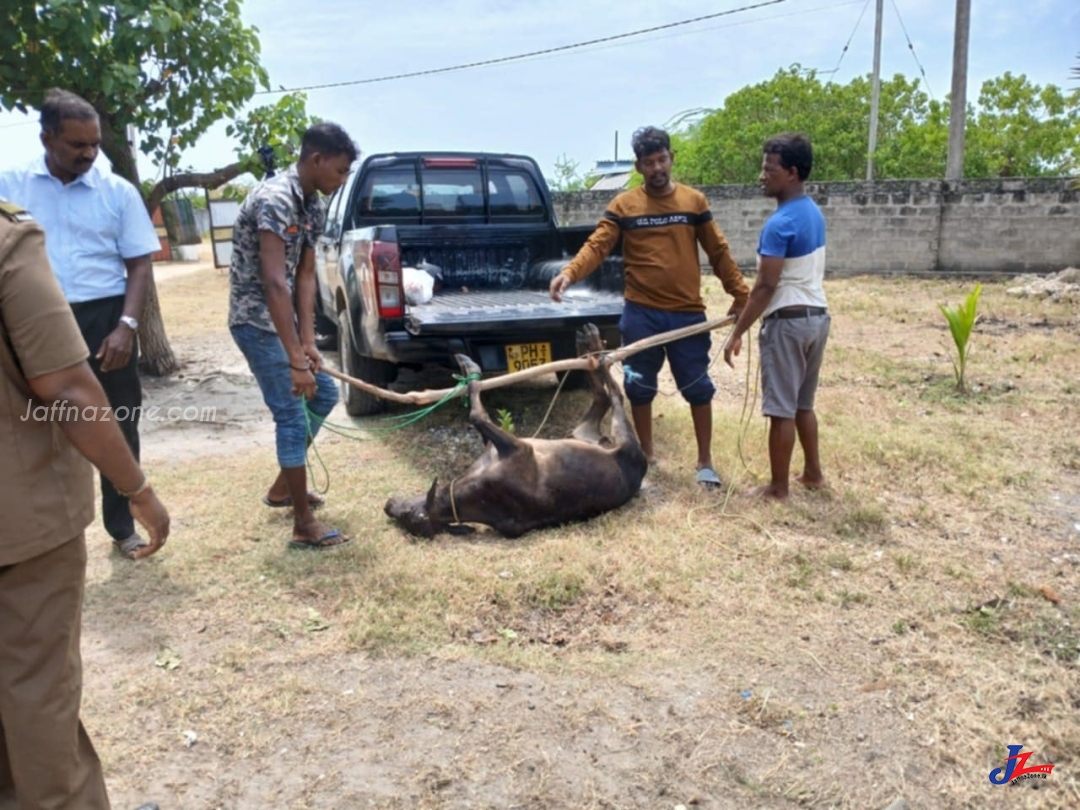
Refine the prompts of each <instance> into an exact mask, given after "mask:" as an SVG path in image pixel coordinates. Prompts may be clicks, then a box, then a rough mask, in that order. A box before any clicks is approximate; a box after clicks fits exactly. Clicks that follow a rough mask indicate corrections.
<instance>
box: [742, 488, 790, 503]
mask: <svg viewBox="0 0 1080 810" xmlns="http://www.w3.org/2000/svg"><path fill="white" fill-rule="evenodd" d="M747 494H748V495H749V496H750V497H751V498H761V499H762V500H767V501H768V500H771V501H786V500H787V498H788V492H787V490H786V489H780V488H779V487H774V486H773V485H772V484H767V485H766V486H763V487H754V489H752V490H750V492H748V493H747Z"/></svg>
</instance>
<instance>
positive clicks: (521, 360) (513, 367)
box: [506, 343, 551, 372]
mask: <svg viewBox="0 0 1080 810" xmlns="http://www.w3.org/2000/svg"><path fill="white" fill-rule="evenodd" d="M550 362H551V344H550V343H514V344H511V345H509V346H507V347H506V368H507V369H508V370H509V371H511V372H514V371H521V370H522V369H526V368H532V367H533V366H542V365H544V363H550Z"/></svg>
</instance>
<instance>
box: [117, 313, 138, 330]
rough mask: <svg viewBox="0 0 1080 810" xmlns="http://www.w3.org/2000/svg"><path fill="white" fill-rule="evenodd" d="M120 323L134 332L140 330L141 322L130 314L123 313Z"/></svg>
mask: <svg viewBox="0 0 1080 810" xmlns="http://www.w3.org/2000/svg"><path fill="white" fill-rule="evenodd" d="M120 323H122V324H123V325H124V326H126V327H127V328H128V329H130V330H131V331H132V332H138V331H139V322H138V321H137V320H135V319H134V318H132V317H131V316H130V315H121V316H120Z"/></svg>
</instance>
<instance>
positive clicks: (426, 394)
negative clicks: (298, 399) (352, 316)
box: [321, 315, 735, 405]
mask: <svg viewBox="0 0 1080 810" xmlns="http://www.w3.org/2000/svg"><path fill="white" fill-rule="evenodd" d="M733 323H735V316H734V315H725V316H724V317H723V318H715V319H713V320H711V321H704V322H703V323H699V324H695V325H693V326H684V327H683V328H682V329H673V330H672V331H670V332H663V333H661V334H659V335H653V336H652V337H648V338H642V339H641V340H638V341H636V342H634V343H631V344H630V345H629V346H623V347H622V348H620V349H614V350H613V351H610V352H603V353H601V354H600V355H586V356H584V357H575V358H574V359H573V360H556V361H555V362H554V363H545V364H544V365H542V366H533V367H532V368H527V369H523V370H522V371H515V372H514V373H513V374H502V375H500V376H498V377H488V378H487V379H486V380H480V383H479V387H480V390H481V391H490V390H491V389H492V388H502V387H503V386H506V385H513V384H514V383H519V382H522V381H524V380H530V379H532V378H533V377H539V376H540V375H541V374H553V373H555V372H557V371H572V370H575V369H594V368H596V367H597V365H598V363H600V362H607V363H609V364H610V363H621V362H622V361H623V360H625V359H626V358H627V357H630V356H631V355H634V354H637V353H638V352H640V351H643V350H644V349H651V348H652V347H653V346H662V345H663V344H665V343H670V342H671V341H673V340H680V339H682V338H684V337H690V335H696V334H699V333H700V332H710V331H712V330H713V329H719V328H720V327H722V326H727V325H729V324H733ZM321 370H322V371H325V372H326V373H327V374H329V375H330V376H331V377H334V378H335V379H338V380H341V381H343V382H346V383H348V384H349V385H352V386H354V387H356V388H359V389H360V390H361V391H367V392H368V393H369V394H373V395H375V396H377V397H382V398H383V399H388V400H390V401H391V402H400V403H403V404H405V405H430V404H431V403H433V402H438V401H439V400H440V399H442V398H443V397H445V396H446V395H447V394H452V393H453V392H454V391H455V389H454V388H441V389H438V390H427V391H409V392H408V393H404V394H401V393H398V392H397V391H388V390H386V389H385V388H380V387H379V386H377V385H372V384H371V383H367V382H364V381H363V380H358V379H356V378H355V377H350V376H349V375H348V374H342V373H341V372H340V371H335V370H334V369H332V368H326V367H324V368H322V369H321Z"/></svg>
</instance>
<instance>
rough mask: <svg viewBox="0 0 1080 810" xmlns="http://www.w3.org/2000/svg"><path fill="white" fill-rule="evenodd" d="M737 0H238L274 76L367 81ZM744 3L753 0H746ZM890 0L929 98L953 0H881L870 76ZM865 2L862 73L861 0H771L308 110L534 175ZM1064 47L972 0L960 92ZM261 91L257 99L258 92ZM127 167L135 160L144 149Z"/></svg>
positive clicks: (1055, 62) (889, 52) (812, 55)
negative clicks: (517, 164) (516, 162)
mask: <svg viewBox="0 0 1080 810" xmlns="http://www.w3.org/2000/svg"><path fill="white" fill-rule="evenodd" d="M752 1H753V0H746V2H741V1H740V0H721V1H720V2H701V0H698V1H697V2H694V1H693V0H666V2H664V3H658V2H644V1H643V0H545V1H544V2H539V1H538V0H409V1H408V2H399V3H386V2H384V1H381V0H380V2H375V0H333V2H327V1H326V0H321V1H320V0H308V2H306V3H304V4H303V6H302V11H301V12H298V11H297V10H296V5H295V4H294V3H291V2H288V1H287V0H245V2H244V4H243V6H242V15H243V18H244V20H245V22H248V23H250V24H253V25H255V26H257V27H258V28H259V32H260V34H259V36H260V40H261V42H262V58H263V64H264V65H265V66H266V68H267V70H268V71H269V73H270V79H271V83H272V85H273V86H274V87H278V86H280V85H283V86H285V87H287V88H294V87H301V86H306V85H314V84H322V83H326V82H338V81H347V80H351V79H366V78H371V77H378V76H385V75H390V74H398V73H407V72H411V71H418V70H427V69H433V68H440V67H445V66H450V65H456V64H460V63H465V62H474V61H480V60H485V59H493V58H498V57H503V56H510V55H514V54H519V53H525V52H529V51H535V50H540V49H544V48H552V47H558V46H562V45H568V44H571V43H574V42H580V41H583V40H590V39H595V38H599V37H604V36H610V35H613V34H620V33H624V32H629V31H633V30H636V29H642V28H648V27H651V26H658V25H664V24H667V23H672V22H676V21H680V20H686V19H690V18H694V17H699V16H702V15H707V14H713V13H716V12H721V11H725V10H728V9H736V8H738V7H740V6H744V5H747V4H749V3H750V2H752ZM759 1H760V0H759ZM894 4H895V7H896V8H898V9H899V13H900V15H901V17H902V19H903V23H904V25H905V26H906V28H907V32H908V35H909V36H910V37H911V41H912V43H913V44H914V48H915V54H916V55H917V56H918V59H919V61H920V62H921V63H922V65H923V67H924V68H925V70H926V75H927V79H928V81H929V86H930V89H931V91H932V92H933V95H934V96H935V97H936V98H943V97H944V96H945V95H946V94H947V93H948V91H949V88H950V85H951V62H952V35H953V19H954V13H955V9H954V5H953V3H952V2H949V0H885V3H884V9H885V14H884V27H883V32H884V33H883V50H882V74H883V75H885V76H891V75H893V74H894V73H904V74H905V75H907V76H909V77H914V76H918V75H919V67H918V65H917V64H916V62H915V59H914V58H913V57H912V54H911V51H910V50H909V49H908V45H907V40H906V39H905V37H904V33H903V30H902V28H901V24H900V21H899V19H898V17H897V12H896V10H895V8H894ZM864 6H865V7H866V11H865V14H864V16H863V18H862V22H861V24H860V25H859V27H858V30H857V31H856V32H855V36H854V39H852V41H851V46H850V48H849V50H848V52H847V53H846V54H845V55H844V56H843V61H842V63H841V64H840V70H839V71H838V72H837V73H836V74H834V78H835V79H836V80H837V81H840V82H847V81H849V80H850V79H851V78H852V77H853V76H856V75H860V74H868V73H869V72H870V70H871V64H872V51H873V17H874V0H783V2H779V3H777V4H776V5H771V6H769V7H766V8H761V9H757V10H753V11H747V12H740V13H736V14H732V15H730V16H726V17H721V18H718V19H713V20H707V21H703V22H700V23H695V24H692V25H687V26H682V27H679V28H673V29H669V30H665V31H661V32H656V33H653V34H646V35H644V36H640V37H633V38H629V39H625V40H621V41H619V42H617V43H608V44H604V45H597V46H591V47H587V48H583V49H580V50H575V51H569V52H566V53H561V54H557V55H549V56H544V57H536V58H531V59H527V60H524V61H521V62H515V63H510V64H503V65H496V66H491V67H483V68H475V69H469V70H461V71H455V72H450V73H444V74H440V75H434V76H422V77H417V78H410V79H401V80H396V81H388V82H381V83H373V84H361V85H357V86H353V87H341V88H333V89H325V90H313V91H310V92H309V93H308V108H309V110H310V111H311V112H312V113H313V114H315V115H318V116H320V117H322V118H325V119H328V120H331V121H336V122H337V123H339V124H341V125H342V126H344V127H345V128H346V129H347V130H348V131H349V133H350V134H351V135H352V136H353V138H354V140H356V142H357V143H358V145H359V146H360V148H361V150H362V152H363V153H364V154H370V153H372V152H381V151H393V150H412V149H462V150H487V151H493V152H516V153H523V154H527V155H531V156H533V157H535V158H536V159H537V161H538V162H539V163H540V166H541V168H542V169H543V170H544V171H545V173H548V174H549V176H550V173H551V172H552V170H553V166H554V163H555V161H556V160H557V159H558V158H559V157H560V156H561V155H564V154H565V155H566V156H567V157H568V158H569V159H571V160H575V161H577V162H578V163H579V164H580V169H581V170H582V171H584V170H585V169H587V168H589V167H590V166H592V164H593V162H594V161H595V160H597V159H610V158H612V157H613V156H614V149H615V133H616V132H618V139H619V156H620V157H627V156H629V155H630V149H629V143H630V135H631V133H632V132H633V130H634V129H635V128H637V127H639V126H642V125H644V124H656V125H661V126H662V125H664V124H665V123H666V122H668V121H670V120H672V119H673V118H674V117H675V116H677V115H678V114H679V113H680V112H683V111H686V110H691V109H696V108H700V107H715V106H719V105H720V104H721V103H722V102H723V100H724V98H725V96H727V95H728V94H729V93H731V92H733V91H735V90H737V89H739V88H740V87H743V86H745V85H747V84H753V83H756V82H760V81H763V80H765V79H768V78H769V77H771V76H772V75H773V74H775V72H776V71H777V70H778V69H779V68H781V67H786V66H789V65H791V64H793V63H796V62H797V63H799V64H801V65H802V66H804V67H808V68H811V67H812V68H818V69H820V70H823V71H825V70H831V69H833V68H834V67H836V64H837V61H838V60H839V59H840V57H841V51H842V49H843V47H844V43H845V42H847V40H848V38H849V36H851V33H852V30H853V28H854V27H855V24H856V20H857V19H858V18H859V15H860V13H861V12H862V11H863V9H864ZM1078 51H1080V2H1077V0H1025V1H1024V2H1019V0H973V1H972V24H971V42H970V61H969V86H968V98H969V100H974V98H975V97H976V96H977V94H978V89H979V86H980V85H981V83H982V82H983V81H984V80H985V79H988V78H992V77H995V76H999V75H1001V74H1002V73H1004V72H1005V71H1011V72H1013V73H1024V74H1026V75H1027V76H1028V77H1029V78H1030V79H1031V80H1033V81H1035V82H1037V83H1039V84H1047V83H1052V84H1057V85H1058V86H1061V87H1065V88H1070V89H1071V88H1076V87H1080V83H1078V82H1076V81H1073V80H1071V78H1070V72H1069V70H1070V68H1071V67H1072V66H1074V65H1075V64H1076V63H1077V52H1078ZM276 98H278V96H276V95H263V96H257V97H256V99H255V100H254V103H256V104H258V103H266V102H267V101H270V100H273V99H276ZM39 152H40V145H39V143H38V140H37V128H36V125H35V124H34V122H28V121H27V119H26V118H24V117H23V116H21V115H18V114H2V115H0V167H6V166H8V165H12V164H18V163H23V162H26V161H29V160H31V159H32V158H34V157H35V156H36V155H37V154H38V153H39ZM233 159H234V155H233V152H232V148H231V144H230V142H229V140H228V138H227V137H226V136H225V134H224V125H223V124H222V125H220V126H218V127H217V128H215V129H214V130H211V132H209V133H208V134H207V135H205V136H204V137H203V139H202V140H201V141H200V143H199V144H198V145H197V146H196V147H195V148H194V149H192V150H190V151H189V152H188V153H187V154H186V155H185V164H190V165H191V166H192V167H194V168H196V169H199V170H209V169H212V168H217V167H218V166H221V165H224V164H226V163H229V162H231V161H232V160H233ZM140 168H141V171H142V174H143V176H144V177H146V176H149V175H150V174H151V173H152V167H151V165H150V164H149V162H148V161H146V160H145V159H144V160H142V161H141V162H140Z"/></svg>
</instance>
